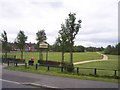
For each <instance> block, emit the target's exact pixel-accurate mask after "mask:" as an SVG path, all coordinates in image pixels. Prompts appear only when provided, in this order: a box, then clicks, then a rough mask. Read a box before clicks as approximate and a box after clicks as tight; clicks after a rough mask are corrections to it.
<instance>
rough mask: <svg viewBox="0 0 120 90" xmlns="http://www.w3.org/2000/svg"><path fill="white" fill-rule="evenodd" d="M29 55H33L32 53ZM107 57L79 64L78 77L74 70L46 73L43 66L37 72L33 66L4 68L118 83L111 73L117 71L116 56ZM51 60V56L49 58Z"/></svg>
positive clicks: (52, 70)
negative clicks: (95, 72)
mask: <svg viewBox="0 0 120 90" xmlns="http://www.w3.org/2000/svg"><path fill="white" fill-rule="evenodd" d="M29 53H31V52H29ZM87 53H89V54H92V53H90V52H87ZM31 54H32V55H33V52H32V53H31ZM36 54H37V53H36ZM36 54H35V52H34V55H36ZM50 54H57V55H59V54H60V53H59V52H57V53H54V52H50ZM66 54H68V53H66ZM74 54H75V55H76V57H77V55H78V54H79V53H74ZM84 54H86V53H80V55H81V56H83V55H84ZM93 54H95V53H93ZM29 55H30V54H29ZM55 56H56V55H55ZM55 56H54V57H55ZM84 57H86V56H84ZM108 57H109V60H108V61H100V62H91V63H86V64H81V65H76V66H75V67H79V68H80V69H79V75H78V74H77V72H76V68H75V71H74V72H73V73H69V72H67V71H65V70H64V72H61V69H60V68H53V67H50V70H49V71H48V70H47V67H44V66H40V67H38V70H36V69H35V66H29V67H27V68H25V66H18V67H15V66H9V67H6V68H7V69H10V70H17V71H23V72H31V73H37V74H47V75H54V76H62V77H69V78H78V79H86V80H97V81H106V82H118V79H115V77H114V71H112V70H114V69H116V70H118V56H117V55H108ZM51 58H52V56H51ZM87 58H88V57H87ZM56 59H57V58H56ZM81 68H82V69H81ZM83 68H84V69H83ZM85 68H89V69H85ZM94 68H97V76H96V75H94ZM98 69H110V70H98ZM117 75H118V72H117Z"/></svg>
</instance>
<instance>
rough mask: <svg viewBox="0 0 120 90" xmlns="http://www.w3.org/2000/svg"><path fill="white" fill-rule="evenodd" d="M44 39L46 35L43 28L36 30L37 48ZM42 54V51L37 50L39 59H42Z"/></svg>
mask: <svg viewBox="0 0 120 90" xmlns="http://www.w3.org/2000/svg"><path fill="white" fill-rule="evenodd" d="M46 39H47V37H46V33H45V30H38V32H37V33H36V40H37V45H38V48H39V44H40V43H41V42H45V41H46ZM40 54H41V55H40ZM40 56H41V58H40ZM42 56H43V55H42V53H40V52H39V59H42Z"/></svg>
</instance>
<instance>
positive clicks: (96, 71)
mask: <svg viewBox="0 0 120 90" xmlns="http://www.w3.org/2000/svg"><path fill="white" fill-rule="evenodd" d="M8 66H10V62H8ZM14 66H16V67H18V66H19V63H18V62H15V63H14ZM24 66H25V68H26V67H29V66H30V65H29V64H28V63H24ZM42 66H43V67H46V68H47V70H48V71H50V70H52V69H51V68H58V69H60V70H61V72H64V67H62V66H55V65H48V64H47V65H40V64H35V65H33V67H35V69H36V70H38V69H39V70H40V69H41V68H38V67H42ZM101 71H102V72H101ZM119 71H120V70H117V69H103V68H81V67H74V72H73V73H76V74H77V75H80V74H85V75H87V73H88V74H91V75H95V76H96V75H100V76H118V77H119V75H118V72H119ZM106 72H108V73H109V75H107V73H106Z"/></svg>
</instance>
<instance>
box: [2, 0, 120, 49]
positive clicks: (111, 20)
mask: <svg viewBox="0 0 120 90" xmlns="http://www.w3.org/2000/svg"><path fill="white" fill-rule="evenodd" d="M118 1H119V0H0V33H2V32H3V30H5V31H6V32H7V34H8V41H9V42H14V40H15V38H16V37H17V34H18V32H19V30H23V31H24V32H25V34H26V35H27V36H28V41H27V42H36V32H37V31H38V30H41V29H44V30H45V32H46V34H47V42H48V43H49V44H53V43H54V42H55V40H56V38H57V36H58V31H59V30H60V29H61V24H62V23H64V22H65V19H66V18H67V17H68V14H69V13H70V12H72V13H73V12H74V13H76V17H77V20H78V19H81V20H82V24H81V26H82V28H80V31H79V33H78V35H77V36H76V40H75V45H83V46H97V47H100V46H104V47H106V46H107V45H108V44H111V45H115V44H116V43H117V42H118Z"/></svg>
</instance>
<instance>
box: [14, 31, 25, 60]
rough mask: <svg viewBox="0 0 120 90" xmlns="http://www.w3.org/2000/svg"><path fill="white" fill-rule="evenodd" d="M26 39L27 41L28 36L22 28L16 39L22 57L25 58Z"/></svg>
mask: <svg viewBox="0 0 120 90" xmlns="http://www.w3.org/2000/svg"><path fill="white" fill-rule="evenodd" d="M26 41H27V36H26V35H25V34H24V31H21V30H20V31H19V33H18V35H17V38H16V40H15V43H16V45H17V46H18V48H19V49H20V51H21V59H23V51H24V47H25V42H26Z"/></svg>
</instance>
